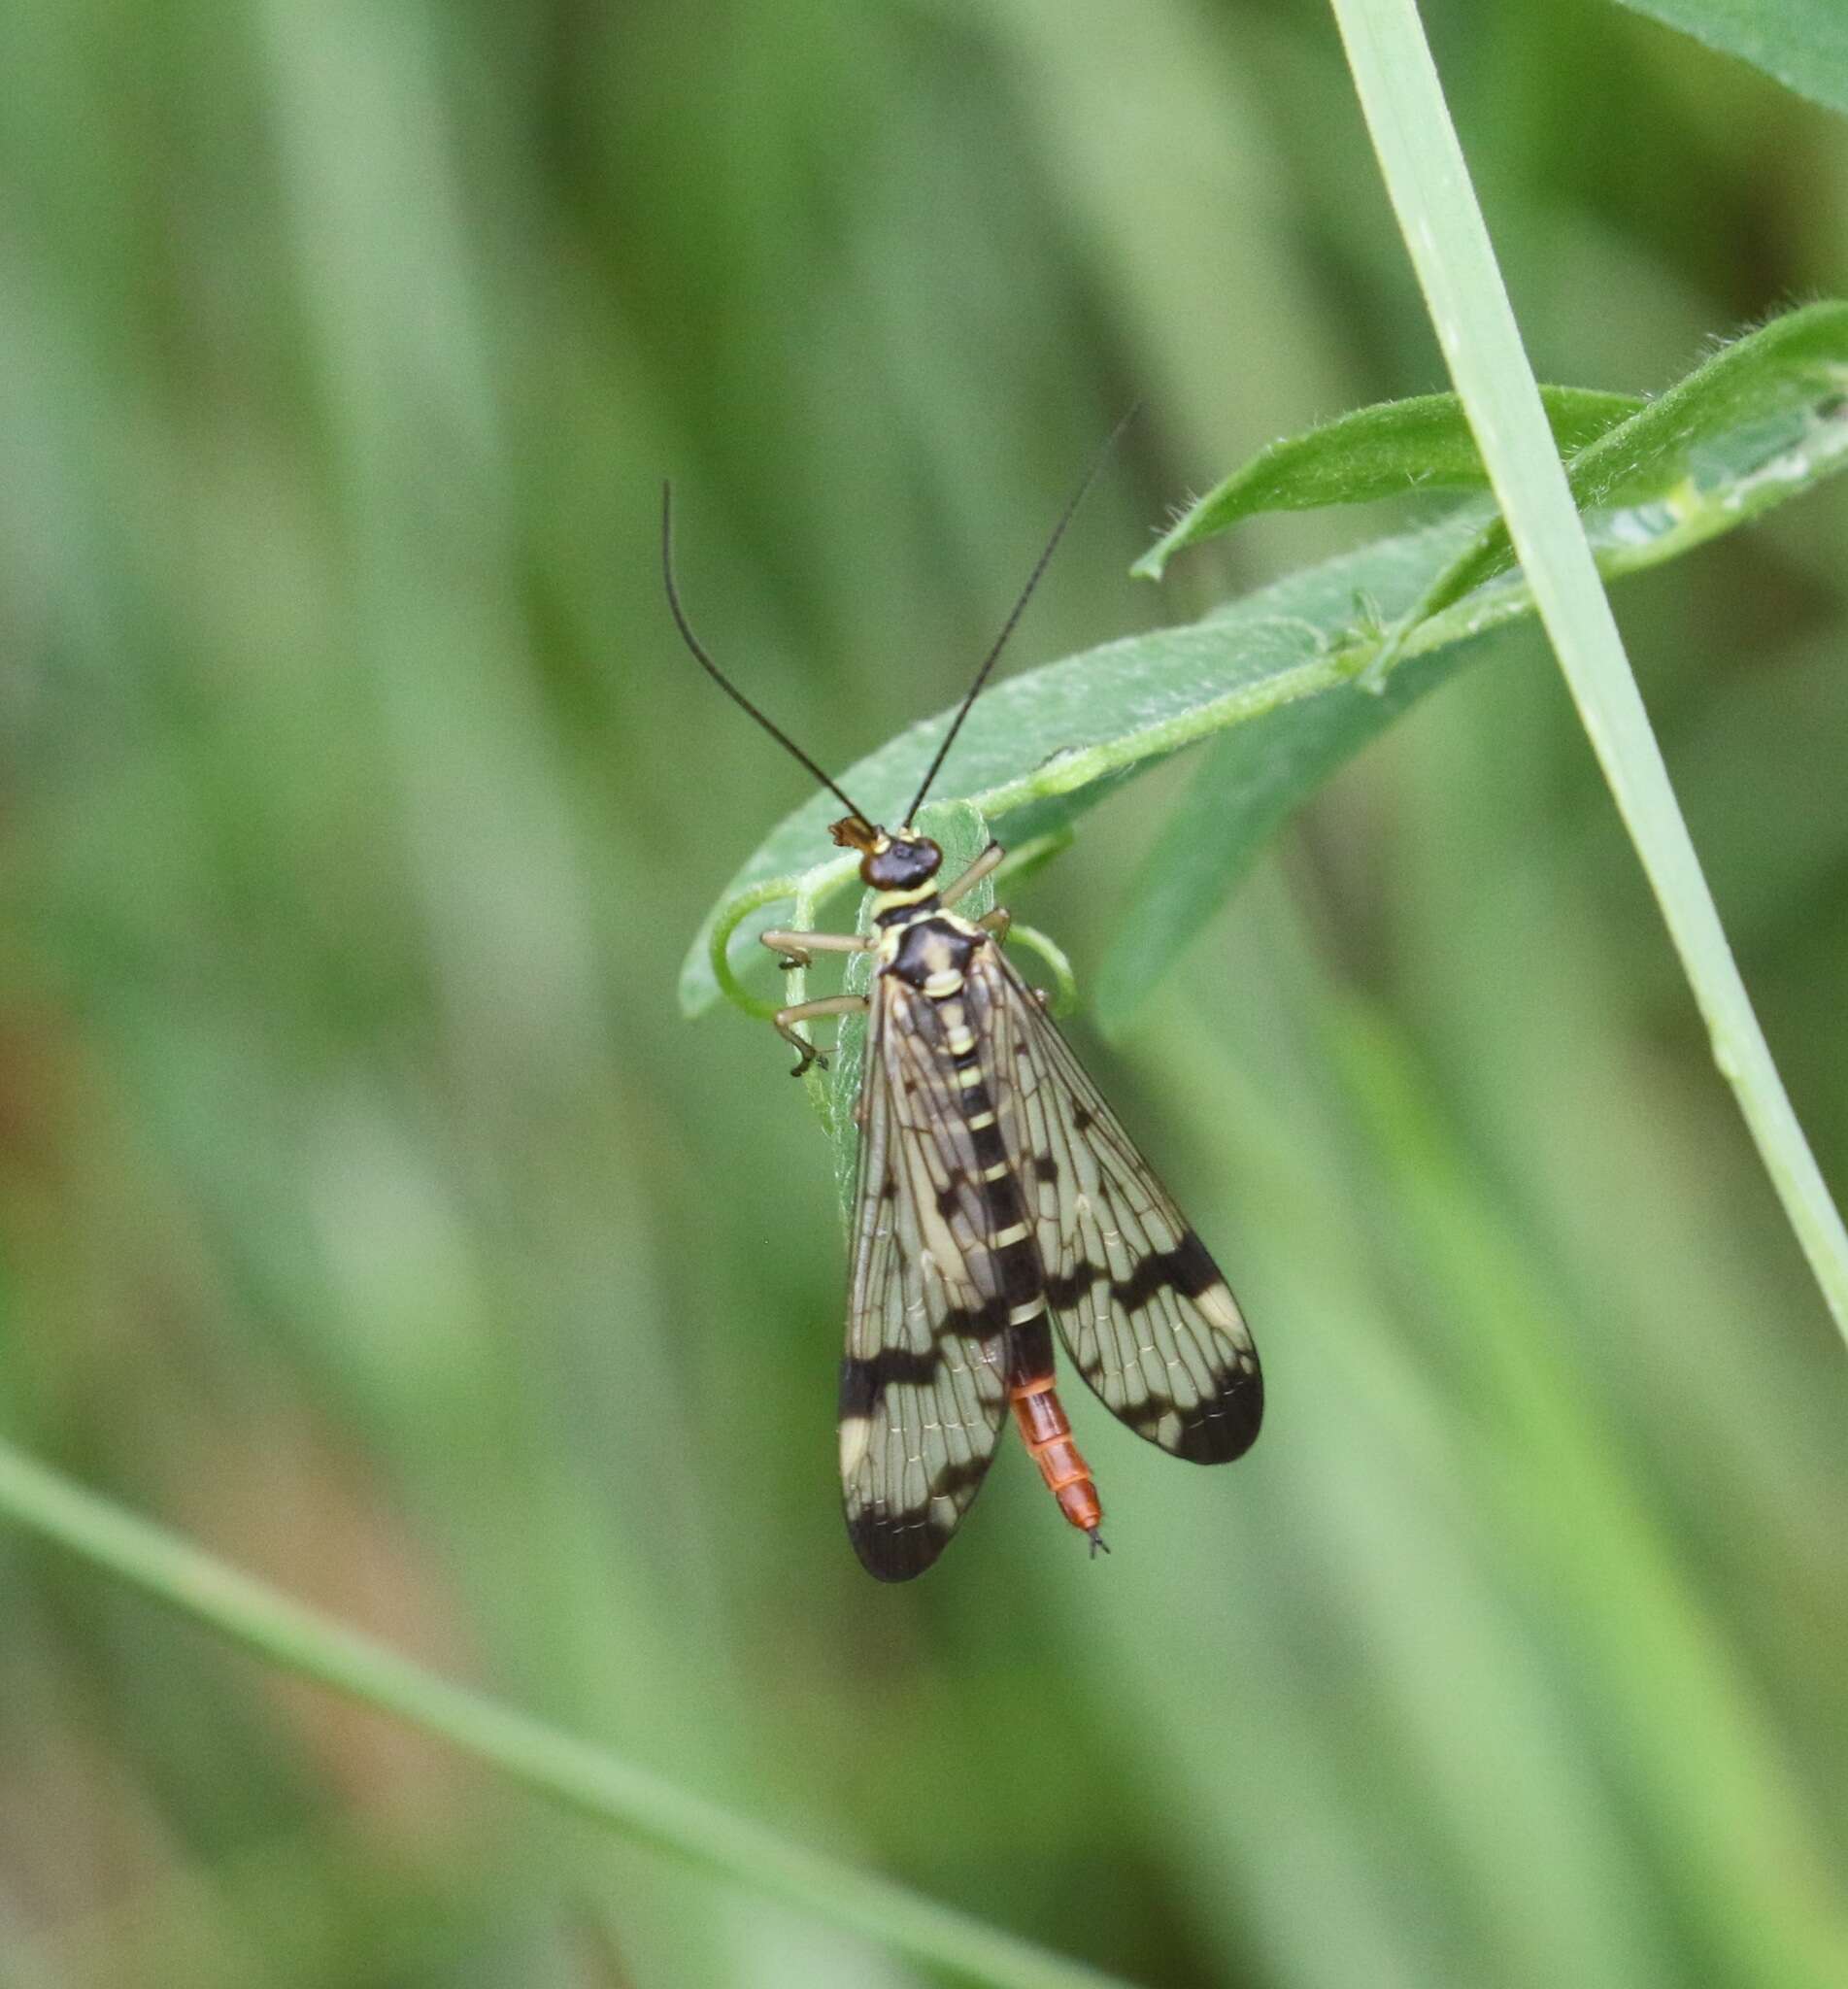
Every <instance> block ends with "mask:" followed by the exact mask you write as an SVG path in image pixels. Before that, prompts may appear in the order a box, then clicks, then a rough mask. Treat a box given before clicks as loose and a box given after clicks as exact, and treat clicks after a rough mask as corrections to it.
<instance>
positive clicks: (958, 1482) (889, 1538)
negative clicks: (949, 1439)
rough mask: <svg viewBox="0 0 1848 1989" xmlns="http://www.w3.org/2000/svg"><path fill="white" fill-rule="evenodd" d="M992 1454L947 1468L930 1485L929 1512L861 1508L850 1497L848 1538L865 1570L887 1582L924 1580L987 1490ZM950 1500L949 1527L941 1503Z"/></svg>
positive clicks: (923, 1508) (872, 1506) (926, 1508)
mask: <svg viewBox="0 0 1848 1989" xmlns="http://www.w3.org/2000/svg"><path fill="white" fill-rule="evenodd" d="M991 1455H992V1453H991V1452H985V1453H984V1454H983V1455H982V1456H981V1457H971V1458H966V1459H964V1460H963V1461H962V1462H961V1463H959V1464H951V1463H945V1464H944V1465H943V1466H941V1467H940V1468H939V1470H938V1471H937V1474H936V1476H935V1477H934V1478H933V1479H932V1480H931V1481H930V1501H931V1502H930V1503H928V1504H925V1505H924V1506H896V1505H889V1504H887V1503H886V1502H885V1501H883V1500H879V1501H875V1502H873V1503H870V1504H867V1505H862V1506H860V1507H858V1508H857V1509H856V1507H855V1503H854V1499H853V1495H852V1493H851V1492H850V1493H849V1496H848V1500H847V1537H848V1538H849V1539H850V1540H852V1541H853V1543H854V1552H855V1553H856V1554H857V1555H858V1556H859V1563H860V1566H861V1567H862V1568H865V1570H866V1571H867V1573H868V1574H871V1575H876V1576H877V1577H878V1578H879V1580H881V1581H909V1580H911V1578H912V1577H913V1576H914V1575H919V1574H922V1573H923V1572H924V1569H925V1568H928V1567H929V1566H930V1564H931V1563H932V1562H933V1561H934V1560H936V1558H937V1556H938V1555H939V1554H941V1553H942V1552H943V1550H944V1548H945V1547H946V1546H947V1545H948V1544H949V1540H950V1535H951V1534H953V1533H955V1532H956V1530H957V1527H958V1525H959V1524H960V1522H961V1519H962V1515H963V1513H965V1512H966V1511H967V1510H968V1508H969V1506H970V1504H971V1503H972V1502H973V1500H974V1499H975V1495H976V1494H977V1493H978V1492H979V1491H980V1490H981V1489H982V1480H983V1478H984V1477H985V1476H986V1475H987V1472H988V1468H989V1458H990V1456H991ZM945 1499H947V1500H949V1501H950V1503H951V1504H952V1505H953V1506H954V1507H955V1515H954V1517H953V1518H951V1519H949V1520H948V1521H947V1522H946V1521H945V1520H944V1519H942V1518H939V1517H938V1511H939V1510H940V1508H936V1507H935V1501H936V1500H945Z"/></svg>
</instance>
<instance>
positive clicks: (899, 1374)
mask: <svg viewBox="0 0 1848 1989" xmlns="http://www.w3.org/2000/svg"><path fill="white" fill-rule="evenodd" d="M942 1365H943V1354H942V1352H941V1351H940V1350H939V1349H938V1348H936V1347H932V1348H931V1350H930V1351H929V1352H928V1353H927V1354H914V1353H913V1352H912V1351H911V1349H910V1348H909V1347H881V1348H880V1350H879V1352H878V1353H876V1354H875V1355H873V1356H872V1358H871V1359H870V1360H865V1359H862V1358H861V1357H860V1356H859V1355H857V1354H849V1355H847V1356H846V1357H845V1358H844V1359H843V1360H842V1362H841V1414H842V1415H843V1416H844V1417H845V1416H870V1415H871V1414H872V1412H873V1410H874V1408H875V1407H877V1405H878V1403H879V1399H880V1398H881V1397H882V1396H883V1395H884V1394H885V1393H886V1391H887V1389H889V1388H892V1387H896V1386H897V1385H898V1384H899V1383H901V1382H907V1381H908V1382H911V1383H912V1384H913V1385H914V1386H916V1387H918V1388H928V1387H929V1386H930V1385H931V1383H932V1382H934V1381H935V1380H936V1378H937V1370H938V1369H939V1368H940V1367H941V1366H942Z"/></svg>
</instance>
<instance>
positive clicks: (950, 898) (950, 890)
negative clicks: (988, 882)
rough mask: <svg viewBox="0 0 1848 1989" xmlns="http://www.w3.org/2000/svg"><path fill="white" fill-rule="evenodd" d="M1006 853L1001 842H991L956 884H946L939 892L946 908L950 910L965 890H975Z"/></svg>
mask: <svg viewBox="0 0 1848 1989" xmlns="http://www.w3.org/2000/svg"><path fill="white" fill-rule="evenodd" d="M1006 855H1007V852H1006V851H1005V850H1004V849H1002V847H1001V846H1000V844H999V843H990V845H989V846H988V848H987V849H986V850H984V851H983V852H982V854H981V855H980V856H979V857H978V858H977V859H976V860H975V861H974V862H973V863H971V864H970V865H969V867H968V868H967V869H966V870H965V871H963V873H962V875H961V876H960V877H958V879H957V880H956V882H955V883H954V884H951V885H947V886H945V888H944V889H943V890H942V891H941V892H939V893H938V897H939V898H940V899H941V901H942V904H943V907H944V909H945V910H946V911H948V910H949V908H950V907H951V906H952V905H953V904H955V903H956V901H957V899H958V898H959V897H961V896H962V895H963V893H965V892H970V891H973V890H974V889H975V887H976V886H977V885H978V884H980V883H981V882H982V880H983V878H985V877H986V876H987V875H988V874H989V872H990V871H991V870H992V869H993V868H994V866H995V865H996V864H997V863H998V862H999V861H1000V860H1001V859H1002V858H1003V857H1005V856H1006Z"/></svg>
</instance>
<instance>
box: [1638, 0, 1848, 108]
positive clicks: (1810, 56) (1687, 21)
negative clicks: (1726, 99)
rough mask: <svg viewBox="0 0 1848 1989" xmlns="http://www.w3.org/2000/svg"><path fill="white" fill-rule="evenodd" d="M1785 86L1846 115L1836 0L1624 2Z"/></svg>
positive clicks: (1844, 24) (1845, 56) (1841, 25)
mask: <svg viewBox="0 0 1848 1989" xmlns="http://www.w3.org/2000/svg"><path fill="white" fill-rule="evenodd" d="M1623 4H1624V5H1625V6H1626V7H1632V8H1634V9H1635V11H1636V12H1637V13H1638V14H1646V15H1649V16H1650V17H1652V18H1654V19H1656V20H1661V21H1665V22H1666V23H1667V24H1668V25H1669V26H1670V27H1678V28H1680V29H1681V31H1682V33H1683V34H1689V35H1693V36H1694V37H1695V39H1696V40H1697V41H1700V42H1704V43H1705V44H1706V45H1707V47H1708V48H1710V49H1718V50H1720V51H1722V52H1723V53H1725V54H1728V55H1736V56H1738V57H1739V59H1740V60H1741V61H1744V62H1750V63H1752V64H1754V65H1755V66H1756V67H1757V68H1760V69H1762V70H1764V73H1765V75H1766V76H1773V77H1775V78H1776V79H1777V81H1778V82H1779V83H1781V84H1783V85H1784V86H1785V87H1786V88H1787V89H1794V90H1798V91H1799V92H1800V93H1801V94H1802V95H1804V96H1806V97H1813V98H1814V99H1815V101H1816V102H1817V103H1819V104H1827V105H1829V107H1830V108H1831V110H1835V111H1840V112H1843V113H1844V114H1848V15H1845V14H1844V13H1843V12H1842V9H1841V7H1840V6H1839V5H1838V4H1837V0H1776V4H1775V5H1774V6H1766V5H1765V4H1764V0H1623Z"/></svg>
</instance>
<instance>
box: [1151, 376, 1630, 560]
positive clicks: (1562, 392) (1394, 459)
mask: <svg viewBox="0 0 1848 1989" xmlns="http://www.w3.org/2000/svg"><path fill="white" fill-rule="evenodd" d="M1540 398H1541V400H1542V401H1543V402H1544V403H1545V405H1546V413H1547V420H1548V421H1549V422H1551V424H1552V427H1553V436H1554V440H1555V441H1556V442H1558V444H1559V445H1560V450H1561V453H1562V455H1576V454H1577V453H1578V452H1579V451H1580V450H1581V449H1583V448H1584V447H1585V445H1586V444H1587V443H1589V442H1594V441H1596V439H1597V437H1598V436H1600V435H1602V434H1603V433H1604V432H1605V430H1606V429H1609V428H1613V427H1615V426H1616V425H1617V423H1618V422H1619V421H1626V420H1628V419H1629V417H1630V416H1631V415H1633V414H1635V412H1636V411H1637V410H1638V409H1639V408H1640V407H1641V406H1642V402H1641V401H1640V400H1638V399H1637V398H1636V396H1635V395H1634V394H1628V393H1597V392H1595V391H1593V390H1592V389H1591V388H1579V387H1543V388H1541V389H1540ZM1459 489H1467V490H1484V489H1488V478H1487V477H1486V476H1485V475H1484V473H1483V467H1482V457H1481V455H1479V454H1478V453H1477V450H1476V440H1475V437H1474V436H1473V435H1471V434H1470V432H1469V423H1468V422H1467V421H1465V420H1464V419H1463V412H1462V404H1461V403H1460V402H1459V400H1458V398H1457V396H1456V395H1455V394H1454V393H1427V394H1421V395H1419V396H1418V397H1417V398H1416V399H1413V400H1393V401H1383V402H1381V403H1380V404H1379V405H1378V406H1376V407H1370V408H1357V409H1356V410H1355V411H1354V412H1353V413H1352V414H1348V415H1342V416H1339V417H1338V418H1337V419H1336V420H1334V421H1325V422H1323V423H1322V424H1321V425H1320V426H1319V427H1315V428H1310V429H1308V430H1306V431H1305V432H1304V433H1303V434H1300V435H1292V436H1289V437H1287V438H1286V439H1285V440H1283V441H1281V442H1273V443H1272V444H1271V445H1270V446H1269V448H1267V449H1262V450H1260V451H1259V453H1258V454H1257V455H1255V456H1253V457H1252V459H1251V461H1250V462H1248V463H1246V464H1245V466H1244V467H1243V468H1242V469H1238V470H1235V471H1233V473H1232V474H1231V475H1230V476H1229V477H1227V478H1226V481H1225V482H1224V483H1223V484H1221V485H1219V486H1218V487H1217V489H1213V490H1210V491H1208V492H1207V494H1206V495H1205V496H1204V497H1201V498H1199V499H1197V500H1196V501H1195V502H1194V503H1193V505H1191V506H1190V507H1189V509H1188V510H1187V511H1186V513H1184V514H1183V516H1182V517H1181V518H1179V519H1177V520H1176V521H1175V523H1174V524H1173V525H1172V526H1170V528H1169V529H1168V530H1167V531H1165V532H1164V533H1163V534H1162V535H1161V537H1160V538H1159V540H1158V541H1157V542H1156V544H1155V545H1154V546H1152V547H1151V548H1150V549H1149V551H1148V552H1147V553H1145V554H1144V555H1143V556H1142V557H1141V558H1140V559H1138V560H1137V561H1136V563H1135V565H1134V567H1133V568H1132V569H1131V570H1132V571H1133V572H1135V573H1138V574H1141V575H1143V576H1144V577H1145V578H1146V579H1149V580H1159V579H1160V577H1161V573H1162V570H1163V569H1164V568H1165V567H1166V565H1167V563H1168V560H1169V559H1170V558H1171V557H1172V556H1174V555H1175V554H1176V553H1178V552H1179V551H1180V550H1181V549H1182V548H1183V547H1184V546H1193V545H1197V544H1198V543H1199V542H1200V540H1202V539H1210V538H1212V537H1213V536H1214V535H1215V534H1216V533H1219V532H1223V531H1226V530H1228V529H1229V528H1230V527H1231V526H1232V525H1234V524H1236V523H1238V522H1239V520H1240V519H1243V518H1250V517H1252V516H1253V515H1254V514H1255V513H1258V512H1260V511H1313V510H1316V509H1318V508H1319V507H1321V506H1323V505H1327V504H1363V503H1367V502H1369V501H1371V500H1372V499H1374V498H1379V497H1399V496H1403V495H1404V494H1405V493H1406V492H1407V491H1409V490H1459Z"/></svg>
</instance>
